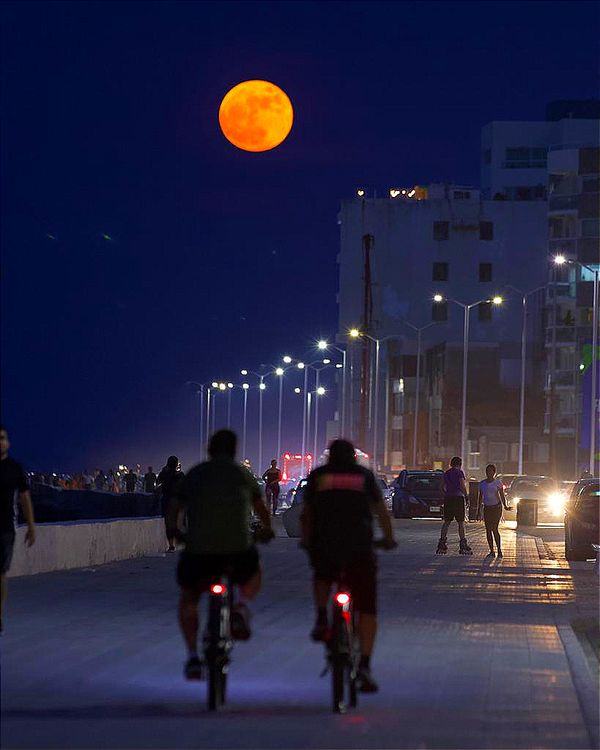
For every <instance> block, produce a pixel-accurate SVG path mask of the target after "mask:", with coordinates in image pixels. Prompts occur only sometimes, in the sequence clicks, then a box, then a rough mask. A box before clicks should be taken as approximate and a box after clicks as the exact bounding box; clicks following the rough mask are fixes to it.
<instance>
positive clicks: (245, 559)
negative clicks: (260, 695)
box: [169, 430, 272, 679]
mask: <svg viewBox="0 0 600 750" xmlns="http://www.w3.org/2000/svg"><path fill="white" fill-rule="evenodd" d="M236 443H237V439H236V436H235V434H234V433H233V432H231V431H230V430H219V431H218V432H216V433H215V434H214V435H213V436H212V438H211V439H210V442H209V445H208V454H209V460H208V461H205V462H204V463H201V464H197V465H196V466H194V467H193V468H192V469H191V470H190V471H189V472H188V473H187V474H186V476H185V478H184V479H182V481H181V483H180V485H179V486H178V489H177V495H176V497H175V502H174V503H172V509H171V513H170V517H169V526H170V528H171V529H172V530H173V531H174V530H175V529H176V527H177V522H178V519H179V517H180V516H181V515H182V514H183V513H185V515H186V519H187V532H186V535H185V549H184V550H183V552H182V553H181V557H180V560H179V564H178V567H177V582H178V584H179V586H180V589H181V598H180V602H179V623H180V626H181V631H182V633H183V637H184V640H185V643H186V645H187V648H188V661H187V663H186V665H185V676H186V677H187V678H188V679H200V677H201V674H202V664H201V662H200V659H199V657H198V651H197V639H198V628H199V615H198V603H199V600H200V595H201V594H202V593H203V592H205V591H208V589H209V588H210V586H211V584H212V583H214V582H215V580H217V581H218V580H219V579H220V577H221V576H222V575H224V574H226V573H227V574H229V575H230V576H231V581H232V583H233V584H235V585H236V586H238V587H239V598H238V601H237V602H236V603H235V604H234V607H233V609H232V613H231V632H232V635H233V637H234V638H236V639H237V640H247V639H248V638H249V637H250V627H249V611H248V607H247V602H248V601H250V600H251V599H253V598H254V597H255V596H256V595H257V594H258V592H259V590H260V586H261V568H260V559H259V555H258V552H257V550H256V547H255V545H254V539H253V536H252V532H251V529H250V517H251V515H252V512H255V513H256V514H257V515H258V517H259V518H260V520H261V522H262V525H263V528H264V530H265V532H266V534H267V535H272V531H271V518H270V515H269V512H268V510H267V508H266V506H265V504H264V502H263V498H262V493H261V491H260V487H259V486H258V484H257V482H256V480H255V479H254V477H253V476H252V475H251V474H250V473H249V472H248V471H247V470H246V469H245V468H244V467H243V466H241V465H240V464H238V463H236V461H235V451H236Z"/></svg>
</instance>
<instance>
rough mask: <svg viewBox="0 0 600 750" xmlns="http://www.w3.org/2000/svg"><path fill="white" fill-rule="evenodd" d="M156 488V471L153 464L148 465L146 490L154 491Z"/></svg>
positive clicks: (145, 481) (145, 477)
mask: <svg viewBox="0 0 600 750" xmlns="http://www.w3.org/2000/svg"><path fill="white" fill-rule="evenodd" d="M155 489H156V474H155V473H154V471H153V469H152V467H151V466H149V467H148V471H147V472H146V474H145V475H144V492H150V493H152V492H154V490H155Z"/></svg>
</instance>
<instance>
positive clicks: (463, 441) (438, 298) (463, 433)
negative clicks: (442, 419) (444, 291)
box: [433, 294, 504, 469]
mask: <svg viewBox="0 0 600 750" xmlns="http://www.w3.org/2000/svg"><path fill="white" fill-rule="evenodd" d="M433 301H434V302H438V303H440V302H446V301H448V302H453V303H454V304H455V305H458V306H459V307H462V309H463V311H464V316H465V317H464V326H463V376H462V414H461V419H460V445H461V448H460V450H461V454H462V459H463V461H464V462H465V467H466V468H467V469H468V461H467V457H466V454H467V370H468V361H469V314H470V312H471V308H473V307H477V306H478V305H481V304H483V303H486V302H487V303H488V304H489V303H490V302H491V303H492V304H493V305H501V304H502V302H503V301H504V300H503V299H502V297H500V296H499V295H496V296H494V297H492V298H491V299H489V298H488V299H480V300H477V302H471V304H465V303H464V302H460V301H459V300H457V299H452V298H450V297H448V298H445V297H444V296H443V295H441V294H435V295H434V297H433Z"/></svg>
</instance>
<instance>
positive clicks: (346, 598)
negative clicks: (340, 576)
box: [335, 591, 350, 605]
mask: <svg viewBox="0 0 600 750" xmlns="http://www.w3.org/2000/svg"><path fill="white" fill-rule="evenodd" d="M335 600H336V602H337V603H338V604H341V605H346V604H349V603H350V594H346V593H345V592H343V591H340V593H339V594H336V597H335Z"/></svg>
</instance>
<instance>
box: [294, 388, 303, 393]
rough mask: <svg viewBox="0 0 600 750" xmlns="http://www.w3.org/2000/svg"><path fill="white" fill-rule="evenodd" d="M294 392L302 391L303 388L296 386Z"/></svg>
mask: <svg viewBox="0 0 600 750" xmlns="http://www.w3.org/2000/svg"><path fill="white" fill-rule="evenodd" d="M294 393H302V388H294Z"/></svg>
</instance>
